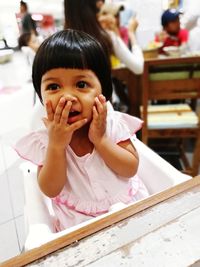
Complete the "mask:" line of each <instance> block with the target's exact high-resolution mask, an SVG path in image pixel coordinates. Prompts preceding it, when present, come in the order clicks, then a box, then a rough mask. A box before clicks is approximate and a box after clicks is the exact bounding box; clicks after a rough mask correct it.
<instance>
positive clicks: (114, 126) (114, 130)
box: [106, 106, 143, 143]
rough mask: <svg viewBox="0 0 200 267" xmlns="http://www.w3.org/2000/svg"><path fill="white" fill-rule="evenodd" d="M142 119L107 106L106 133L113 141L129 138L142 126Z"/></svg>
mask: <svg viewBox="0 0 200 267" xmlns="http://www.w3.org/2000/svg"><path fill="white" fill-rule="evenodd" d="M142 124H143V121H142V120H140V119H139V118H136V117H133V116H131V115H128V114H126V113H122V112H118V111H115V110H113V109H112V108H110V106H108V117H107V129H106V133H107V135H108V136H109V137H110V138H111V139H112V140H113V142H115V143H119V142H120V141H125V140H127V139H130V137H131V136H133V135H134V134H135V133H136V132H137V131H138V130H140V129H141V128H142Z"/></svg>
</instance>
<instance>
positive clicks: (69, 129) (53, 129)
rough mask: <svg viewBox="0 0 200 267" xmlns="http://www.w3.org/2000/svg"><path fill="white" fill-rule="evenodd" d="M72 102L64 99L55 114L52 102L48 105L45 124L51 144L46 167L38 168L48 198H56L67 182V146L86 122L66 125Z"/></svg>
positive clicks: (40, 180) (42, 189)
mask: <svg viewBox="0 0 200 267" xmlns="http://www.w3.org/2000/svg"><path fill="white" fill-rule="evenodd" d="M71 105H72V102H71V101H67V102H66V100H65V98H64V97H62V98H61V99H60V101H59V103H58V105H57V107H56V110H55V113H54V112H53V109H52V106H51V102H48V103H47V105H46V110H47V118H45V119H44V120H43V121H44V124H45V126H46V128H47V130H48V136H49V143H48V147H47V153H46V158H45V162H44V165H43V166H42V167H39V168H38V184H39V187H40V189H41V191H42V192H43V193H44V194H45V195H47V196H48V197H56V196H57V195H58V194H59V193H60V192H61V191H62V189H63V187H64V185H65V184H66V182H67V157H66V151H65V149H66V146H68V145H69V143H70V141H71V138H72V135H73V133H74V131H75V130H77V129H79V128H81V127H82V126H83V125H84V124H85V123H86V120H85V119H83V120H80V121H77V122H75V123H73V124H70V125H69V124H66V121H67V120H68V115H69V111H70V108H71Z"/></svg>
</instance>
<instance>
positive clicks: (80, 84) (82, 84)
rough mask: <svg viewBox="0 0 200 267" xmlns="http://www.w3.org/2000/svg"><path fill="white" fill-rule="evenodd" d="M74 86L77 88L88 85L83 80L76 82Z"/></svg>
mask: <svg viewBox="0 0 200 267" xmlns="http://www.w3.org/2000/svg"><path fill="white" fill-rule="evenodd" d="M76 86H77V87H78V88H86V87H87V86H88V84H87V83H86V82H84V81H80V82H77V84H76Z"/></svg>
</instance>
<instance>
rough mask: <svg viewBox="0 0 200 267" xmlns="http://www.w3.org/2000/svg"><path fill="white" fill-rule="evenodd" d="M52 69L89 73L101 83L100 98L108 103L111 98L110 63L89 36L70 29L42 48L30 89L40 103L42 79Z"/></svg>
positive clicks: (56, 34)
mask: <svg viewBox="0 0 200 267" xmlns="http://www.w3.org/2000/svg"><path fill="white" fill-rule="evenodd" d="M55 68H65V69H68V68H70V69H71V68H72V69H89V70H92V71H93V72H94V73H95V75H96V76H97V78H98V79H99V81H100V83H101V87H102V94H103V95H104V96H105V97H106V99H107V100H109V99H110V98H111V95H112V80H111V69H110V63H109V59H108V57H107V56H106V54H105V52H104V50H103V48H102V46H101V44H100V43H99V42H98V41H97V40H96V39H94V38H93V37H92V36H90V35H89V34H87V33H84V32H81V31H77V30H71V29H68V30H62V31H59V32H57V33H55V34H53V35H52V36H50V37H49V38H47V39H46V40H45V41H44V42H43V43H42V44H41V46H40V47H39V49H38V51H37V53H36V56H35V59H34V62H33V69H32V79H33V85H34V88H35V91H36V93H37V95H38V96H39V98H40V101H41V102H42V97H41V80H42V76H43V75H44V74H45V73H46V72H47V71H49V70H51V69H55Z"/></svg>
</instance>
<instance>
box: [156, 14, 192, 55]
mask: <svg viewBox="0 0 200 267" xmlns="http://www.w3.org/2000/svg"><path fill="white" fill-rule="evenodd" d="M179 14H180V13H179V11H177V10H176V9H167V10H166V11H164V12H163V14H162V17H161V23H162V26H163V31H162V32H160V33H159V34H157V35H156V37H155V41H157V42H162V43H163V45H162V47H161V49H160V53H164V51H163V48H164V47H167V46H182V45H183V44H185V43H186V42H187V41H188V36H189V34H188V31H187V30H186V29H181V28H180V20H179Z"/></svg>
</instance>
